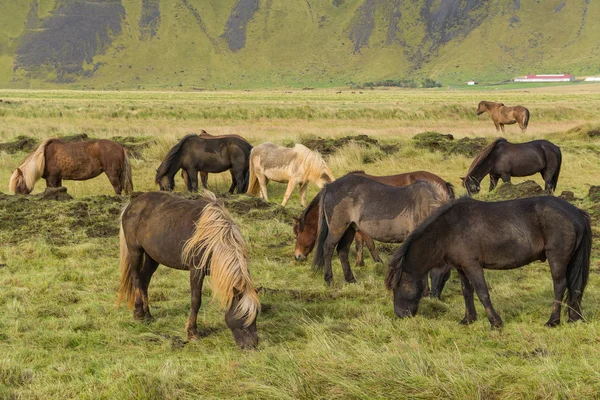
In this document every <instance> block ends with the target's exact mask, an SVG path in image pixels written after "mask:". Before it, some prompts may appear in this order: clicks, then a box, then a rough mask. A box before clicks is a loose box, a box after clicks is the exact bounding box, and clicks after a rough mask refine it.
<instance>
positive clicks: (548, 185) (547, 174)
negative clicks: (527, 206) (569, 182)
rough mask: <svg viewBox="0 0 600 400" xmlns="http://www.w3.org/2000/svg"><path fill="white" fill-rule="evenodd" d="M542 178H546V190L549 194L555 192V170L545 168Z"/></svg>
mask: <svg viewBox="0 0 600 400" xmlns="http://www.w3.org/2000/svg"><path fill="white" fill-rule="evenodd" d="M541 174H542V179H543V180H544V183H545V185H544V190H545V191H546V193H548V194H552V193H554V185H553V184H552V176H553V175H554V171H550V170H549V169H548V168H545V169H544V170H543V171H542V172H541Z"/></svg>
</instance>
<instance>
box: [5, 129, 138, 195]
mask: <svg viewBox="0 0 600 400" xmlns="http://www.w3.org/2000/svg"><path fill="white" fill-rule="evenodd" d="M103 172H104V173H105V174H106V176H108V179H109V180H110V183H111V185H112V186H113V188H114V189H115V193H116V194H118V195H120V194H121V191H123V190H124V191H125V194H129V193H131V192H133V182H132V179H131V166H130V165H129V158H128V157H127V151H126V150H125V149H124V148H123V147H122V146H121V145H120V144H118V143H115V142H113V141H111V140H105V139H100V140H87V141H84V142H63V141H61V140H60V139H57V138H51V139H46V140H45V141H44V142H43V143H42V144H41V145H40V146H39V147H38V148H37V149H36V150H35V151H34V152H33V153H31V154H29V155H28V156H27V158H25V160H24V161H23V163H22V164H21V166H20V167H19V168H17V169H16V170H15V172H13V174H12V176H11V177H10V181H9V191H10V192H12V193H15V194H29V193H31V192H32V191H33V188H34V186H35V183H36V182H37V181H38V179H40V178H44V179H45V180H46V186H48V187H60V186H62V181H63V179H66V180H73V181H84V180H87V179H92V178H95V177H97V176H98V175H100V174H101V173H103Z"/></svg>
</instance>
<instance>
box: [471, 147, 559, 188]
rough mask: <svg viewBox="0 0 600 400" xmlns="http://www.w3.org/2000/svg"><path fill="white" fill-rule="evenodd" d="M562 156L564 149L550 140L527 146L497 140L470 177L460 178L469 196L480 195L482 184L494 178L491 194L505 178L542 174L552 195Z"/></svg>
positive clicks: (479, 157)
mask: <svg viewBox="0 0 600 400" xmlns="http://www.w3.org/2000/svg"><path fill="white" fill-rule="evenodd" d="M561 163H562V154H561V152H560V148H559V147H558V146H556V145H555V144H553V143H551V142H549V141H547V140H534V141H532V142H527V143H509V142H508V141H507V140H506V139H504V138H500V139H496V140H495V141H494V143H492V144H490V145H489V146H488V147H486V148H485V149H484V150H482V151H481V153H479V154H478V155H477V157H475V159H474V160H473V162H472V163H471V166H470V167H469V170H468V171H467V175H466V176H465V177H464V178H460V179H461V180H462V181H463V186H464V187H465V188H466V189H467V192H468V193H469V195H471V194H473V193H479V190H480V189H481V186H480V184H481V180H482V179H483V178H484V177H485V176H486V175H487V174H490V191H492V190H494V188H495V187H496V185H497V184H498V179H499V178H501V179H502V180H503V181H504V182H510V177H511V176H529V175H533V174H535V173H538V172H539V173H540V174H541V175H542V178H543V179H544V182H545V183H546V187H545V188H546V191H547V192H548V194H552V193H554V190H556V184H557V183H558V175H559V174H560V166H561Z"/></svg>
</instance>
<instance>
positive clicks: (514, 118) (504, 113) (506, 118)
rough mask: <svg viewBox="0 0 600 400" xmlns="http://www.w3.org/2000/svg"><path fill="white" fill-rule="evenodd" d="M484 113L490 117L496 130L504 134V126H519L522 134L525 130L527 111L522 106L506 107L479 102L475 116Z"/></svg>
mask: <svg viewBox="0 0 600 400" xmlns="http://www.w3.org/2000/svg"><path fill="white" fill-rule="evenodd" d="M484 112H486V113H488V114H490V115H491V117H492V120H493V121H494V125H496V130H497V131H499V130H500V129H502V132H504V125H512V124H516V123H518V124H519V128H521V130H522V131H523V132H525V131H526V130H527V125H528V124H529V110H528V109H526V108H525V107H523V106H515V107H506V106H505V105H504V104H502V103H494V102H492V101H480V102H479V106H478V107H477V115H481V114H483V113H484Z"/></svg>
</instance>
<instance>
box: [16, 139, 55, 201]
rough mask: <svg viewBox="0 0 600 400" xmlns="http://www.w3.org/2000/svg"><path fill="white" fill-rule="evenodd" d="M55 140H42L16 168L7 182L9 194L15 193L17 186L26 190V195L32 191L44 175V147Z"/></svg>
mask: <svg viewBox="0 0 600 400" xmlns="http://www.w3.org/2000/svg"><path fill="white" fill-rule="evenodd" d="M53 140H55V138H50V139H46V140H44V142H43V143H42V144H40V145H39V146H38V148H37V149H35V151H34V152H33V153H31V154H29V155H28V156H27V157H26V158H25V160H24V161H23V163H22V164H21V165H20V166H19V168H17V169H16V170H15V171H14V172H13V173H12V175H11V176H10V180H9V181H8V190H9V192H11V193H17V189H18V188H19V186H22V185H23V184H24V185H25V186H26V188H27V193H30V192H31V191H33V187H34V186H35V183H36V182H37V181H38V180H39V179H40V178H41V177H42V175H43V174H44V169H45V168H46V147H47V146H48V144H50V142H51V141H53Z"/></svg>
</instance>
